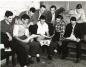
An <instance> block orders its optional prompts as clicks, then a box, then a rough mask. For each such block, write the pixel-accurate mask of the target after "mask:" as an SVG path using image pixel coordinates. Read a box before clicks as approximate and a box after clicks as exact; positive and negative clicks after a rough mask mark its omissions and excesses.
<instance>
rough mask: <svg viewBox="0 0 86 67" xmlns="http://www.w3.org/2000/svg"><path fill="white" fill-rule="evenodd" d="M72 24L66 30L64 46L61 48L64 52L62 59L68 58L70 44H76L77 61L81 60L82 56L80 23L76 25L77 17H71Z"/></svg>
mask: <svg viewBox="0 0 86 67" xmlns="http://www.w3.org/2000/svg"><path fill="white" fill-rule="evenodd" d="M70 22H71V23H69V24H68V25H67V26H66V29H65V33H64V37H65V39H64V40H63V42H62V46H61V50H62V57H61V58H62V59H64V58H65V57H67V55H68V48H67V46H68V44H69V43H70V42H71V43H74V44H75V46H76V58H77V60H78V59H79V56H80V52H79V50H80V43H79V42H80V38H79V35H80V32H79V28H78V23H76V18H75V17H71V19H70Z"/></svg>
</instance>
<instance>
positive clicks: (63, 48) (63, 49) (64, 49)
mask: <svg viewBox="0 0 86 67" xmlns="http://www.w3.org/2000/svg"><path fill="white" fill-rule="evenodd" d="M69 43H74V44H73V45H75V48H76V58H77V59H78V58H79V57H80V49H81V44H80V42H76V41H72V40H64V41H63V42H62V46H61V52H62V58H65V57H67V55H68V45H69Z"/></svg>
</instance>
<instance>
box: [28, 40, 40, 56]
mask: <svg viewBox="0 0 86 67" xmlns="http://www.w3.org/2000/svg"><path fill="white" fill-rule="evenodd" d="M28 44H29V55H31V56H33V57H35V56H36V54H40V51H41V45H40V43H39V42H38V41H33V42H30V43H28Z"/></svg>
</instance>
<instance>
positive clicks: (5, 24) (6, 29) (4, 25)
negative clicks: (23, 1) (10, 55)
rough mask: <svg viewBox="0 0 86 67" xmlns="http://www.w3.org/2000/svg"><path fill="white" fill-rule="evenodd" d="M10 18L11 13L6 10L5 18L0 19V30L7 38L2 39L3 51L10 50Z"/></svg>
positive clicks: (11, 16) (11, 17)
mask: <svg viewBox="0 0 86 67" xmlns="http://www.w3.org/2000/svg"><path fill="white" fill-rule="evenodd" d="M12 19H13V13H12V12H11V11H6V12H5V19H4V20H2V21H1V32H2V33H3V34H5V35H6V36H7V37H8V38H6V39H7V40H5V38H4V39H3V43H4V46H5V51H11V49H10V41H12V29H13V28H12ZM1 35H2V34H1Z"/></svg>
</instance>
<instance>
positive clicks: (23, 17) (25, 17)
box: [21, 14, 30, 20]
mask: <svg viewBox="0 0 86 67" xmlns="http://www.w3.org/2000/svg"><path fill="white" fill-rule="evenodd" d="M21 19H24V20H25V19H30V17H29V16H28V15H27V14H24V15H22V16H21Z"/></svg>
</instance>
